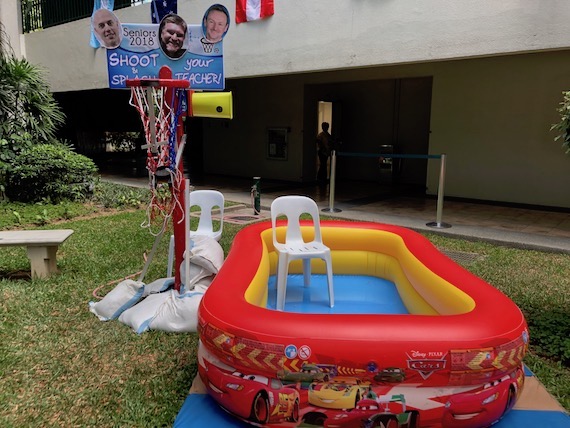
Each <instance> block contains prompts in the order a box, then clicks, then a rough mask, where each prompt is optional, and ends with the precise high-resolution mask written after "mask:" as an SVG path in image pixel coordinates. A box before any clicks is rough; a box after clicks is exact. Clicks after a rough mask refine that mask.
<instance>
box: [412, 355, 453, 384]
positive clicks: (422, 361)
mask: <svg viewBox="0 0 570 428" xmlns="http://www.w3.org/2000/svg"><path fill="white" fill-rule="evenodd" d="M406 355H407V357H408V368H409V369H410V370H415V371H417V372H418V373H419V374H420V376H421V377H422V378H423V379H424V380H426V379H427V378H428V377H430V376H431V375H432V374H433V373H434V372H436V371H438V370H443V369H444V368H445V364H446V361H445V357H447V353H445V354H444V353H443V352H419V351H411V352H410V353H406Z"/></svg>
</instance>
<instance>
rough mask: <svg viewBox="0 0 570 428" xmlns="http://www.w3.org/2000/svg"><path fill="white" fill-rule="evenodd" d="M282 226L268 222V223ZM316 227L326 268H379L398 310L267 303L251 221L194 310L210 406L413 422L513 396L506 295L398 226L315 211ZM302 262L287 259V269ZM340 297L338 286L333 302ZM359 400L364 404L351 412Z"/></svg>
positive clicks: (261, 249)
mask: <svg viewBox="0 0 570 428" xmlns="http://www.w3.org/2000/svg"><path fill="white" fill-rule="evenodd" d="M309 226H310V221H307V222H306V223H305V227H304V228H303V233H304V234H305V233H306V234H307V236H306V237H307V240H308V239H309V235H310V230H311V228H310V227H309ZM285 228H286V224H285V223H284V222H282V223H278V231H277V233H278V235H280V234H281V235H284V233H285ZM321 230H322V234H323V240H324V243H325V245H327V246H329V247H330V248H331V252H332V260H333V272H334V274H335V277H336V276H341V275H359V276H361V275H362V276H367V277H376V278H382V279H384V280H387V281H390V283H392V284H393V286H394V287H395V288H396V290H397V293H398V295H399V296H400V298H401V301H402V302H403V304H404V305H405V308H406V310H407V313H397V314H393V313H392V314H387V313H380V312H379V313H369V312H368V313H335V312H334V309H331V310H330V312H329V313H300V312H288V311H287V304H286V306H285V311H277V310H273V309H271V307H274V306H272V305H271V304H269V302H268V296H269V286H268V284H269V282H270V278H271V276H272V275H274V274H275V269H276V264H277V255H276V253H275V251H274V248H273V243H272V229H271V223H270V222H261V223H257V224H254V225H251V226H248V227H246V228H244V229H243V230H242V231H240V232H239V233H238V234H237V235H236V237H235V240H234V242H233V244H232V248H231V250H230V253H229V255H228V257H227V259H226V261H225V262H224V265H223V266H222V268H221V270H220V271H219V273H218V274H217V276H216V278H215V279H214V281H213V282H212V284H211V285H210V287H209V289H208V292H207V293H206V294H205V295H204V297H203V299H202V301H201V304H200V308H199V311H198V332H199V335H200V349H199V355H200V357H199V364H198V367H199V373H200V377H201V379H202V380H203V382H204V384H205V386H206V388H207V390H208V393H209V394H210V395H211V396H212V397H213V398H214V399H215V400H216V401H217V402H218V403H219V404H220V406H222V407H223V408H224V409H226V410H227V411H228V412H230V413H232V414H234V415H235V416H237V417H238V418H241V419H242V420H244V421H246V422H250V423H253V424H258V425H259V424H261V425H268V426H280V425H282V424H285V425H283V426H337V427H340V426H356V425H354V424H355V423H356V422H354V420H356V419H358V420H359V421H360V422H358V423H364V422H363V420H368V419H370V421H369V422H367V423H372V424H376V425H371V426H384V427H385V426H387V424H388V426H398V427H404V426H406V427H410V428H411V427H422V426H426V427H427V426H429V427H437V426H443V427H466V428H467V427H483V426H488V425H491V424H492V423H494V422H496V421H497V420H498V419H500V418H501V417H502V415H503V414H504V413H505V412H506V411H508V410H509V409H510V408H511V407H512V405H513V404H514V402H515V401H516V399H517V397H518V395H519V393H520V391H521V387H522V379H523V378H524V376H522V359H523V356H524V354H525V352H526V349H527V345H528V330H527V325H526V322H525V320H524V317H523V315H522V313H521V311H520V310H519V308H518V307H517V306H516V305H515V304H514V303H513V302H512V301H511V300H510V299H509V298H507V297H506V296H505V295H504V294H502V293H501V292H499V291H498V290H497V289H495V288H494V287H492V286H491V285H490V284H488V283H486V282H485V281H483V280H482V279H480V278H478V277H476V276H474V275H473V274H471V273H469V272H468V271H466V270H465V269H463V268H462V267H460V266H459V265H457V264H456V263H455V262H453V261H452V260H451V259H449V258H448V257H446V256H445V255H443V254H442V253H441V252H439V251H438V250H437V249H436V248H435V247H434V246H433V245H432V244H431V243H430V242H429V241H428V240H427V239H426V238H424V237H423V236H421V235H420V234H418V233H416V232H413V231H411V230H409V229H406V228H402V227H397V226H391V225H384V224H378V223H368V222H347V221H322V222H321ZM300 272H302V265H301V263H300V262H299V263H298V264H297V263H296V262H293V263H292V264H291V267H290V269H289V273H290V274H292V273H300ZM312 273H313V274H315V275H319V274H323V273H324V266H323V263H322V262H321V261H319V260H317V261H313V262H312ZM361 298H362V300H363V301H364V300H366V299H367V296H366V295H363V296H361ZM326 303H327V302H324V304H326ZM341 303H342V302H340V300H338V299H335V308H336V307H337V306H340V305H341ZM355 312H358V311H355ZM308 368H310V370H309V369H308ZM295 373H298V375H295ZM387 396H390V397H398V400H394V401H390V406H389V407H390V408H389V411H386V412H384V413H386V415H387V414H388V413H389V414H390V415H393V417H388V416H386V415H384V416H385V417H382V418H380V417H374V414H375V413H374V410H375V409H373V407H374V406H373V405H372V404H373V403H371V402H368V404H367V403H363V404H365V405H360V404H359V403H361V401H362V400H364V399H368V400H373V401H375V402H376V403H378V406H379V407H382V403H383V402H382V399H380V398H378V397H387ZM374 397H375V398H374ZM383 400H384V402H385V401H386V400H385V399H383ZM398 406H399V407H398ZM404 406H405V408H404ZM384 407H385V405H384ZM365 408H366V409H368V410H365ZM363 411H364V413H371V414H367V416H366V417H365V418H361V417H360V416H359V417H358V418H354V417H351V416H354V415H357V414H359V412H360V413H362V412H363ZM378 413H382V412H378ZM349 420H352V421H353V422H350V423H349ZM395 424H398V425H395Z"/></svg>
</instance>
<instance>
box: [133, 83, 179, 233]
mask: <svg viewBox="0 0 570 428" xmlns="http://www.w3.org/2000/svg"><path fill="white" fill-rule="evenodd" d="M168 89H172V90H171V91H168ZM167 94H171V96H167ZM167 98H171V99H167ZM129 104H130V105H132V106H133V107H135V108H136V109H137V111H138V112H139V114H140V116H141V121H142V124H143V129H144V133H145V141H146V144H145V145H144V146H142V147H143V148H146V150H147V160H146V166H147V170H148V176H149V187H150V191H151V200H150V202H149V205H148V207H147V218H146V220H145V221H144V222H143V223H142V224H141V226H142V227H147V228H148V229H149V231H150V233H151V234H152V235H153V236H158V235H159V234H161V233H163V232H164V230H165V229H166V226H167V224H168V221H169V220H170V218H171V217H172V214H173V212H174V210H175V209H179V210H180V212H181V213H182V216H181V219H180V220H179V221H180V222H181V221H183V220H184V214H183V213H184V207H183V206H182V204H181V203H180V201H179V199H178V197H177V196H178V195H180V192H179V188H178V186H180V183H181V182H182V179H183V177H182V172H181V169H180V168H178V163H179V162H180V159H179V158H177V150H176V149H177V147H176V143H177V141H176V138H177V135H176V127H177V125H178V120H179V118H180V114H181V113H182V111H183V110H184V108H185V107H186V91H185V90H184V89H181V88H167V87H165V86H157V85H148V86H142V85H141V86H132V87H131V98H130V100H129ZM173 106H176V110H175V111H174V109H173ZM180 152H181V150H180ZM157 224H158V226H156V225H157Z"/></svg>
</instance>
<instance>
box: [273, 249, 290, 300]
mask: <svg viewBox="0 0 570 428" xmlns="http://www.w3.org/2000/svg"><path fill="white" fill-rule="evenodd" d="M288 270H289V259H288V257H287V254H279V261H278V263H277V302H276V305H275V308H276V309H277V310H278V311H282V310H284V309H285V296H286V293H287V274H288Z"/></svg>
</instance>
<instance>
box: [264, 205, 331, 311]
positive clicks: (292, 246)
mask: <svg viewBox="0 0 570 428" xmlns="http://www.w3.org/2000/svg"><path fill="white" fill-rule="evenodd" d="M304 213H307V214H309V215H310V216H311V217H312V219H313V227H314V239H313V240H312V241H310V242H305V241H304V240H303V236H302V233H301V224H300V217H301V214H304ZM281 215H285V216H286V217H287V230H286V233H285V242H279V241H278V240H277V226H276V222H277V217H279V216H281ZM271 225H272V228H273V246H274V247H275V250H276V251H277V253H278V263H277V273H276V276H277V304H276V308H277V310H279V311H282V310H283V309H284V308H285V294H286V291H287V275H288V273H289V263H290V262H291V261H293V260H296V259H302V260H303V279H304V284H305V287H308V286H309V285H310V283H311V259H313V258H319V259H322V260H324V262H325V265H326V272H327V282H328V287H329V304H330V307H331V308H332V307H333V306H334V291H333V272H332V259H331V251H330V248H328V247H327V246H326V245H324V244H323V239H322V236H321V224H320V219H319V208H318V207H317V204H316V202H315V201H314V200H312V199H311V198H308V197H306V196H281V197H279V198H277V199H275V200H274V201H273V203H272V204H271Z"/></svg>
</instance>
